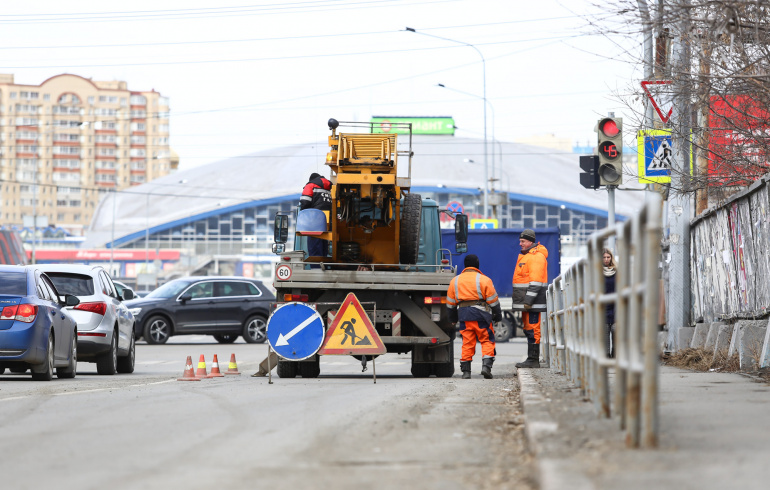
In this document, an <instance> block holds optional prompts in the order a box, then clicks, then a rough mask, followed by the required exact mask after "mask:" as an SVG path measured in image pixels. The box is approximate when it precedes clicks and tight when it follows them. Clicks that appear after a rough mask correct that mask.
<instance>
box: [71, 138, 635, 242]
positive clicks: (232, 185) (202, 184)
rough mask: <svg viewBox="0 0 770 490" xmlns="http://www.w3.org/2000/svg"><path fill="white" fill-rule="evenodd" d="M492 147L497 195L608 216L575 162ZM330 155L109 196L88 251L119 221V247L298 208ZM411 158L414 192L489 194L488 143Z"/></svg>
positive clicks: (277, 154) (218, 165) (311, 153)
mask: <svg viewBox="0 0 770 490" xmlns="http://www.w3.org/2000/svg"><path fill="white" fill-rule="evenodd" d="M407 148H408V138H406V137H401V138H400V139H399V149H400V150H406V149H407ZM488 148H489V150H488V151H489V154H488V161H489V167H488V174H489V177H490V178H491V177H492V176H493V175H495V176H496V177H498V178H500V181H499V182H497V183H496V185H495V188H496V189H498V190H501V191H503V192H508V193H509V194H510V195H511V197H512V198H515V199H521V200H525V201H533V202H539V203H546V204H552V205H557V206H561V205H564V206H565V207H566V208H568V209H572V210H575V211H582V212H588V213H595V214H597V215H600V216H607V192H606V191H604V190H598V191H594V190H589V189H585V188H583V187H582V186H581V185H580V183H579V180H580V179H579V175H580V167H579V165H578V156H577V155H574V154H572V153H569V154H566V153H559V152H557V151H555V150H551V149H548V148H542V147H535V146H529V145H523V144H518V143H507V142H495V143H492V142H491V141H490V143H489V146H488ZM327 151H328V146H327V144H326V142H323V143H308V144H298V145H295V146H286V147H282V148H274V149H271V150H266V151H262V152H257V153H251V154H248V155H242V156H238V157H234V158H228V159H225V160H222V161H219V162H215V163H210V164H207V165H202V166H200V167H195V168H191V169H189V170H182V171H178V172H176V173H173V174H169V175H166V176H164V177H161V178H159V179H155V180H153V181H151V182H149V183H147V184H143V185H140V186H135V187H131V188H128V189H125V190H122V191H118V192H116V193H109V194H108V195H107V196H105V197H104V198H103V199H102V200H101V201H100V203H99V205H98V207H97V210H96V212H95V213H94V218H93V220H92V222H91V226H90V228H89V231H88V236H87V239H86V242H85V243H84V245H83V246H84V247H99V246H105V245H109V244H110V242H111V240H112V237H113V221H114V238H115V244H116V246H119V245H120V244H121V243H126V242H130V241H133V240H135V239H139V238H141V237H143V236H144V233H145V230H146V229H147V228H148V227H149V228H150V233H156V232H162V231H164V230H166V229H169V228H172V227H174V226H179V225H180V224H185V223H190V222H193V221H197V220H199V219H203V218H206V217H210V216H215V215H219V214H223V213H229V212H232V211H235V210H237V209H241V208H247V207H253V206H255V205H261V204H270V203H277V202H283V201H285V200H287V199H292V200H296V201H297V202H299V194H300V192H301V190H302V187H303V186H304V185H305V183H306V182H307V179H308V176H309V175H310V173H312V172H318V173H320V174H322V175H325V176H326V177H328V176H329V173H330V172H329V169H328V168H326V166H325V164H324V162H325V158H326V152H327ZM412 151H413V152H414V157H413V158H412V164H411V175H412V190H413V191H416V192H423V191H434V192H449V193H459V194H465V193H468V194H480V193H481V192H483V191H481V189H482V188H483V182H484V144H483V140H481V139H473V138H458V137H455V136H448V135H447V136H445V135H416V136H413V141H412ZM467 160H470V161H467ZM493 162H494V163H493ZM493 164H494V167H495V168H494V170H493V168H492V166H493ZM501 168H502V173H501V171H500V169H501ZM407 172H408V158H406V157H403V156H402V157H399V177H404V176H406V175H407ZM623 187H624V188H625V187H630V186H629V185H624V186H623ZM637 187H639V186H637ZM615 196H616V204H615V210H616V213H617V214H618V215H620V216H631V215H632V214H634V213H635V212H636V211H638V210H639V209H640V208H641V206H642V204H643V203H644V193H643V192H630V191H623V190H619V191H618V192H616V193H615Z"/></svg>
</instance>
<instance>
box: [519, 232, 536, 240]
mask: <svg viewBox="0 0 770 490" xmlns="http://www.w3.org/2000/svg"><path fill="white" fill-rule="evenodd" d="M519 238H523V239H525V240H529V241H530V242H532V243H534V242H536V241H537V238H535V230H530V229H526V230H524V231H522V232H521V236H520V237H519Z"/></svg>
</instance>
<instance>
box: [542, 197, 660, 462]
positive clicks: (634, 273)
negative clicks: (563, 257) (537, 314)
mask: <svg viewBox="0 0 770 490" xmlns="http://www.w3.org/2000/svg"><path fill="white" fill-rule="evenodd" d="M610 237H614V238H615V239H616V245H617V259H618V271H617V273H616V280H615V281H616V292H615V293H609V294H608V293H606V292H605V287H604V275H603V273H602V266H603V264H602V249H603V244H604V242H605V240H607V239H608V238H610ZM660 237H661V200H660V196H658V195H657V194H655V195H651V196H650V198H649V200H648V202H647V204H646V205H645V207H644V208H643V209H642V211H641V212H640V213H638V214H637V215H636V216H634V217H633V218H632V219H630V220H628V221H626V222H624V223H622V224H619V225H617V226H616V227H614V228H606V229H604V230H602V231H599V232H597V233H595V234H593V235H592V236H591V237H590V239H589V241H588V249H587V254H586V257H584V258H581V259H580V260H579V261H578V262H576V263H575V264H573V265H572V266H571V267H570V268H569V269H567V270H566V271H565V272H564V273H563V274H562V275H560V276H559V277H557V278H556V279H555V280H554V281H553V282H552V283H551V285H550V286H549V287H548V297H547V302H548V314H547V328H544V329H543V333H544V338H543V339H542V340H541V343H542V344H544V345H545V346H547V347H546V348H545V349H544V352H543V354H544V357H545V360H546V362H547V363H548V365H549V367H550V368H551V369H553V370H554V371H556V372H559V373H562V374H565V375H566V376H568V377H569V378H570V380H571V381H572V382H573V383H575V385H576V386H578V387H579V388H580V389H581V391H582V392H583V394H584V395H585V396H587V397H589V398H590V399H591V400H592V401H593V402H594V405H595V407H596V410H597V412H598V413H599V414H601V415H602V416H605V417H610V416H611V415H612V414H613V413H615V414H616V415H617V416H618V418H619V422H620V427H621V429H625V431H626V444H627V445H628V446H629V447H639V446H640V445H641V446H643V447H656V446H657V444H658V362H659V360H658V340H657V339H658V312H659V311H658V310H659V308H660V303H659V296H658V295H659V287H660V272H659V269H658V262H659V260H660V253H661V250H660ZM610 303H614V304H615V332H616V333H615V346H616V348H615V358H609V357H608V354H607V347H606V342H605V339H606V328H607V326H606V317H605V307H606V305H608V304H610ZM610 369H614V376H613V377H612V381H613V383H614V384H613V385H612V386H611V385H610V376H609V370H610ZM611 391H612V392H614V402H611V400H610V392H611Z"/></svg>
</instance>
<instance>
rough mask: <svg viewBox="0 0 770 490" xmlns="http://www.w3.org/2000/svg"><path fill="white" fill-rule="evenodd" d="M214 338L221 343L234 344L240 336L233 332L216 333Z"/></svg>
mask: <svg viewBox="0 0 770 490" xmlns="http://www.w3.org/2000/svg"><path fill="white" fill-rule="evenodd" d="M214 340H216V341H217V342H219V343H220V344H232V343H233V342H235V341H236V340H238V336H237V335H234V334H231V333H225V334H221V335H214Z"/></svg>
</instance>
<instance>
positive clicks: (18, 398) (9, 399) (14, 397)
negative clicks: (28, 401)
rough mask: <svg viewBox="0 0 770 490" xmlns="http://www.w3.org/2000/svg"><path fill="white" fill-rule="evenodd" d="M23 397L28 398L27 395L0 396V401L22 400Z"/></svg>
mask: <svg viewBox="0 0 770 490" xmlns="http://www.w3.org/2000/svg"><path fill="white" fill-rule="evenodd" d="M25 398H29V397H28V396H12V397H9V398H0V402H7V401H11V400H23V399H25Z"/></svg>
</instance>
